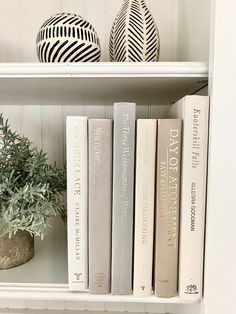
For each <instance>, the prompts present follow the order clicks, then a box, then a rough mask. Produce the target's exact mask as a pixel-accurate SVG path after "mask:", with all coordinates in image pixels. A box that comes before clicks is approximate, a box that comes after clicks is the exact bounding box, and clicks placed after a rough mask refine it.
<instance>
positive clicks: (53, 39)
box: [36, 13, 101, 62]
mask: <svg viewBox="0 0 236 314" xmlns="http://www.w3.org/2000/svg"><path fill="white" fill-rule="evenodd" d="M36 48H37V54H38V58H39V61H40V62H97V61H99V60H100V57H101V48H100V41H99V38H98V35H97V33H96V31H95V29H94V28H93V26H92V25H91V24H90V23H89V22H88V21H87V20H85V19H84V18H83V17H81V16H80V15H76V14H72V13H58V14H55V15H53V16H52V17H50V18H49V19H48V20H46V21H45V23H44V24H43V25H42V26H41V28H40V29H39V32H38V35H37V39H36Z"/></svg>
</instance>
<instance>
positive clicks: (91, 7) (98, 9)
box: [85, 0, 108, 61]
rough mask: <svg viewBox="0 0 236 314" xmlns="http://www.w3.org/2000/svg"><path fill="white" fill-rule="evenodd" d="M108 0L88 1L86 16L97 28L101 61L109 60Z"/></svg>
mask: <svg viewBox="0 0 236 314" xmlns="http://www.w3.org/2000/svg"><path fill="white" fill-rule="evenodd" d="M106 5H107V0H99V4H98V5H97V4H96V3H95V2H94V0H87V1H86V16H85V18H86V19H87V20H88V21H90V23H91V24H92V25H93V27H94V28H95V30H96V32H97V34H98V38H99V40H100V45H101V59H100V61H106V60H107V47H108V40H107V17H106Z"/></svg>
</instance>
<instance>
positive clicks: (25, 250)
mask: <svg viewBox="0 0 236 314" xmlns="http://www.w3.org/2000/svg"><path fill="white" fill-rule="evenodd" d="M33 256H34V238H33V237H31V235H30V234H29V233H28V232H26V231H17V233H16V234H15V235H13V236H12V237H11V238H9V235H8V234H7V235H5V236H3V237H0V269H7V268H12V267H16V266H19V265H22V264H24V263H26V262H27V261H28V260H30V259H31V258H32V257H33Z"/></svg>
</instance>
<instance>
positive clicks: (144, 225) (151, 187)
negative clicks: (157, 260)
mask: <svg viewBox="0 0 236 314" xmlns="http://www.w3.org/2000/svg"><path fill="white" fill-rule="evenodd" d="M156 129H157V120H156V119H145V120H144V119H139V120H138V121H137V141H136V147H137V149H136V180H135V232H134V276H133V278H134V283H133V290H134V295H135V296H149V295H151V293H152V266H153V225H154V195H155V163H156Z"/></svg>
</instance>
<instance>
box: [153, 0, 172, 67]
mask: <svg viewBox="0 0 236 314" xmlns="http://www.w3.org/2000/svg"><path fill="white" fill-rule="evenodd" d="M175 1H176V0H165V1H163V0H150V11H151V13H152V15H153V17H154V19H155V21H156V23H157V27H158V29H159V34H160V59H159V60H160V61H173V60H175V57H176V51H175V48H174V46H173V45H174V44H175V37H174V36H175V32H174V30H175V29H176V28H177V25H175V24H174V23H175V22H176V21H174V15H173V11H172V10H173V6H174V2H175Z"/></svg>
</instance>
